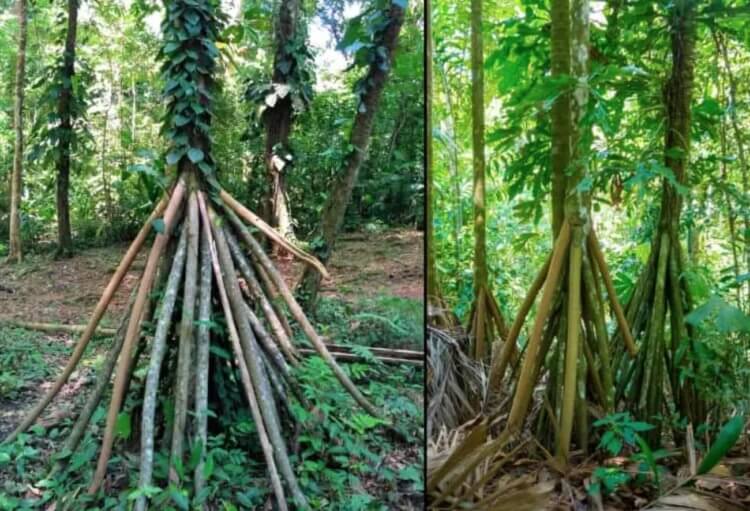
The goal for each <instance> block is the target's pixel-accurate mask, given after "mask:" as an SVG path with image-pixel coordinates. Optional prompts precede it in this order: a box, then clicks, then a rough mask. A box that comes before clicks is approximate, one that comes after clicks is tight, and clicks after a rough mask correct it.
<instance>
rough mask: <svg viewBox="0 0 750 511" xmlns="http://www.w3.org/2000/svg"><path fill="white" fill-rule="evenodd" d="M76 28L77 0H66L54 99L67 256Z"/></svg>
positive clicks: (60, 225) (61, 250) (62, 243)
mask: <svg viewBox="0 0 750 511" xmlns="http://www.w3.org/2000/svg"><path fill="white" fill-rule="evenodd" d="M77 30H78V1H77V0H68V30H67V35H66V37H65V50H64V51H65V53H64V55H63V68H62V76H61V78H62V83H61V84H60V86H61V88H60V96H59V99H58V102H57V115H58V117H59V118H60V128H59V130H60V131H59V132H60V141H59V145H58V152H59V155H58V159H57V256H58V257H68V256H70V255H71V253H72V251H73V237H72V235H71V231H70V205H69V203H68V195H69V191H70V146H71V139H72V137H73V120H72V118H73V112H72V109H73V108H74V103H75V98H74V97H73V75H74V74H75V58H76V54H75V52H76V32H77Z"/></svg>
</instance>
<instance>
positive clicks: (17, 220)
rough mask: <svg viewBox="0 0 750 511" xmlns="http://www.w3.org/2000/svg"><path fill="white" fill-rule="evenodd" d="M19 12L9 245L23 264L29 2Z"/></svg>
mask: <svg viewBox="0 0 750 511" xmlns="http://www.w3.org/2000/svg"><path fill="white" fill-rule="evenodd" d="M16 6H17V9H18V56H17V57H16V84H15V87H16V90H15V95H16V98H15V108H14V111H13V128H14V130H15V135H16V141H15V146H14V148H13V175H12V177H11V185H10V243H9V245H10V246H9V250H8V260H9V261H15V262H18V263H20V262H21V260H22V259H23V250H22V248H21V211H20V210H21V186H22V177H23V99H24V79H25V72H26V30H27V28H26V27H27V14H26V0H17V2H16Z"/></svg>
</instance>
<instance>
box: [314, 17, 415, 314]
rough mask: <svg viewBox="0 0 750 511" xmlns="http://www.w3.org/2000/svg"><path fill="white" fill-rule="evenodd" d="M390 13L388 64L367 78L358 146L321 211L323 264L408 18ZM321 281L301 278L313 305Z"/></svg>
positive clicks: (384, 41)
mask: <svg viewBox="0 0 750 511" xmlns="http://www.w3.org/2000/svg"><path fill="white" fill-rule="evenodd" d="M387 16H388V20H389V21H388V27H387V28H386V29H385V30H384V32H383V35H382V38H381V40H380V41H378V44H377V45H378V46H382V47H383V48H385V51H386V52H387V54H388V65H387V66H382V65H378V63H377V62H375V63H373V64H372V65H371V66H370V68H369V70H368V72H367V76H366V77H365V78H364V80H365V83H367V84H368V87H367V92H365V94H364V95H363V96H362V98H361V100H360V101H361V103H360V105H359V107H358V110H357V114H356V115H355V117H354V126H353V127H352V132H351V136H350V140H349V142H350V144H351V145H352V146H353V147H354V149H353V150H352V151H351V153H349V155H348V157H347V158H346V160H345V164H344V168H343V169H342V170H341V172H340V173H339V175H338V176H337V177H336V178H335V180H334V182H333V185H332V189H331V194H330V196H329V197H328V200H327V201H326V204H325V206H324V208H323V213H322V215H321V220H320V226H319V228H318V235H319V236H320V238H322V239H321V241H322V244H321V245H322V246H321V247H320V248H318V250H317V251H316V255H317V256H318V259H320V261H321V262H322V263H323V264H325V263H327V262H328V260H329V259H330V258H331V253H332V251H333V247H334V244H335V243H336V237H337V236H338V233H339V231H340V230H341V226H342V224H343V223H344V216H345V214H346V208H347V206H348V205H349V201H350V200H351V196H352V190H353V189H354V185H355V184H356V183H357V177H358V175H359V169H360V168H361V167H362V163H363V162H364V160H365V157H366V156H367V149H368V146H369V144H370V134H371V133H372V125H373V121H374V120H375V114H376V113H377V110H378V105H379V104H380V97H381V96H382V93H383V88H384V86H385V83H386V80H387V78H388V72H389V70H390V68H391V67H392V66H393V60H394V55H395V51H396V45H397V43H398V35H399V32H400V31H401V26H402V25H403V22H404V10H403V9H402V8H401V7H399V6H398V5H396V4H391V6H390V8H389V11H388V15H387ZM320 282H321V276H320V274H318V273H317V272H314V271H310V270H309V269H307V268H306V269H305V272H304V274H303V275H302V280H301V291H302V292H301V295H302V296H303V297H304V299H305V300H306V301H307V303H308V304H309V305H311V306H314V305H315V303H316V301H317V295H318V291H319V289H320Z"/></svg>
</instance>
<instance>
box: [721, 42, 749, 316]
mask: <svg viewBox="0 0 750 511" xmlns="http://www.w3.org/2000/svg"><path fill="white" fill-rule="evenodd" d="M714 42H715V44H716V48H717V50H718V52H719V53H720V55H721V61H722V64H723V67H724V72H725V73H726V78H727V82H728V85H729V87H728V91H727V103H728V104H727V111H728V112H729V121H730V125H731V126H732V133H733V134H734V141H735V144H736V147H737V159H738V160H739V164H740V176H741V183H742V193H743V195H744V196H745V197H747V196H748V193H749V192H750V169H749V168H748V162H747V155H746V153H745V142H744V140H743V136H742V129H741V127H740V124H739V120H738V118H737V78H736V77H735V75H734V72H733V70H732V64H731V61H730V60H729V52H728V51H727V42H726V37H725V36H724V34H722V33H721V32H714ZM742 217H743V218H742V219H743V223H744V228H745V229H744V230H745V236H744V239H745V244H744V245H745V249H744V252H745V264H746V268H747V271H748V272H750V215H749V214H748V213H747V208H743V214H742ZM732 229H733V227H732ZM747 302H748V303H750V280H748V282H747Z"/></svg>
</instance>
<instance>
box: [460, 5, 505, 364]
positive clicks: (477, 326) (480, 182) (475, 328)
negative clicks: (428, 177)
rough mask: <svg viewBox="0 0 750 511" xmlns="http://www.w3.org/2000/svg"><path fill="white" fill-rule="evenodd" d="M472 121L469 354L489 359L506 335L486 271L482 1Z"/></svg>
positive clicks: (475, 36)
mask: <svg viewBox="0 0 750 511" xmlns="http://www.w3.org/2000/svg"><path fill="white" fill-rule="evenodd" d="M471 118H472V130H471V133H472V151H473V166H474V301H473V302H472V305H471V313H470V316H469V327H468V330H469V334H470V336H471V345H470V348H469V351H470V354H471V356H472V357H473V358H475V359H477V360H484V359H485V358H489V355H490V352H491V350H492V349H493V343H494V342H495V341H496V340H500V339H503V338H505V336H506V335H507V334H508V332H507V328H506V326H505V319H504V318H503V315H502V312H501V311H500V307H499V305H498V303H497V300H495V296H494V295H493V294H492V288H491V286H490V283H489V272H488V270H487V232H486V230H487V227H486V220H487V215H486V209H485V202H484V201H485V155H484V56H483V51H482V0H472V1H471Z"/></svg>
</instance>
